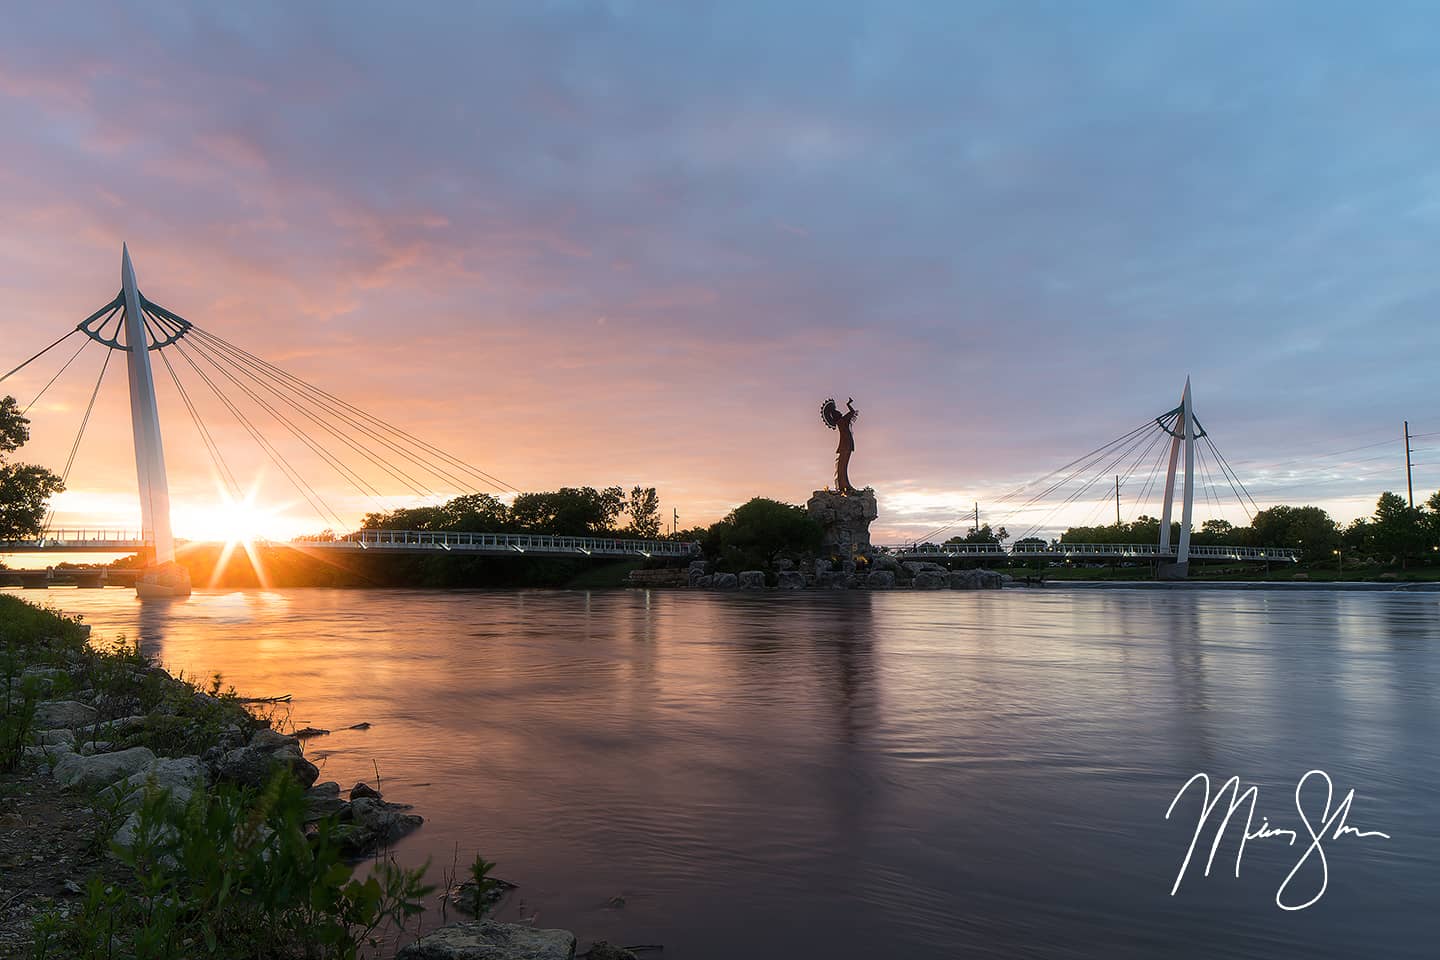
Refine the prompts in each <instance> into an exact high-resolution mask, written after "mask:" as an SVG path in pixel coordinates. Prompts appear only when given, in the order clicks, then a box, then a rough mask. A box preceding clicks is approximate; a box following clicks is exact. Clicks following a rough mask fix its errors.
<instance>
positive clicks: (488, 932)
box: [395, 920, 575, 960]
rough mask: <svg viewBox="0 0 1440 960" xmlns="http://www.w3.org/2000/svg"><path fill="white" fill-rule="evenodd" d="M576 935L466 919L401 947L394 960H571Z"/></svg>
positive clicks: (515, 924)
mask: <svg viewBox="0 0 1440 960" xmlns="http://www.w3.org/2000/svg"><path fill="white" fill-rule="evenodd" d="M574 956H575V934H573V933H571V932H570V931H569V930H536V929H535V928H534V927H530V926H527V925H525V924H522V923H496V922H495V921H493V920H465V921H462V922H460V923H452V924H450V925H449V926H448V927H441V928H440V929H438V930H434V931H431V932H430V933H428V934H426V935H425V936H423V937H421V938H420V939H419V940H416V941H415V942H414V943H411V944H408V945H406V946H405V947H402V948H401V950H400V952H399V953H398V954H396V955H395V960H573V958H574Z"/></svg>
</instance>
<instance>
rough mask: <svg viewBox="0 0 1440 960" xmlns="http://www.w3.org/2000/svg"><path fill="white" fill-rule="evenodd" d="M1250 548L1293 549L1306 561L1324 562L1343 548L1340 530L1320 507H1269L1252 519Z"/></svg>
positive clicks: (1249, 536)
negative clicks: (1336, 550) (1338, 549)
mask: <svg viewBox="0 0 1440 960" xmlns="http://www.w3.org/2000/svg"><path fill="white" fill-rule="evenodd" d="M1245 539H1247V540H1249V541H1250V542H1249V544H1248V545H1249V546H1256V547H1290V548H1291V549H1294V550H1299V551H1301V553H1302V555H1303V556H1304V557H1305V558H1306V559H1311V560H1314V559H1323V558H1325V557H1328V556H1330V551H1332V550H1334V549H1335V548H1336V547H1337V546H1339V545H1340V528H1339V527H1338V526H1336V524H1335V521H1334V520H1332V519H1330V514H1328V513H1326V512H1325V511H1324V510H1322V509H1320V508H1319V507H1308V506H1307V507H1290V506H1285V505H1284V504H1281V505H1280V506H1275V507H1269V508H1267V509H1265V510H1261V511H1259V512H1258V513H1256V514H1255V516H1254V517H1252V518H1251V519H1250V533H1249V535H1248V536H1247V537H1246V538H1245Z"/></svg>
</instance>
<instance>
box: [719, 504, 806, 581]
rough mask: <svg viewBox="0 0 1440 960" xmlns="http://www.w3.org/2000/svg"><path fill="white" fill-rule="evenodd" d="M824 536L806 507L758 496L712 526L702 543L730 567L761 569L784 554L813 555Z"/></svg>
mask: <svg viewBox="0 0 1440 960" xmlns="http://www.w3.org/2000/svg"><path fill="white" fill-rule="evenodd" d="M822 536H824V531H823V529H822V528H821V526H820V524H819V523H818V522H816V521H815V519H814V518H812V517H811V516H810V515H809V514H808V513H806V512H805V509H804V508H803V507H797V506H792V505H791V504H788V503H781V502H780V501H778V500H768V499H766V498H765V497H755V498H754V499H753V500H750V501H749V502H748V503H745V504H742V505H741V506H738V507H736V508H735V509H734V510H733V511H731V512H730V514H729V516H727V517H726V518H725V519H724V520H721V521H720V522H718V523H716V524H715V525H714V526H712V527H711V528H710V532H709V533H708V534H707V535H706V537H705V540H704V541H703V542H704V544H705V549H706V552H707V553H711V554H712V555H713V554H716V553H718V554H719V555H720V557H721V558H722V559H723V560H725V561H726V563H727V565H729V566H745V565H751V564H753V565H756V566H760V565H763V564H773V563H774V562H775V561H776V560H778V559H780V557H781V556H783V555H785V554H791V555H794V556H802V555H805V554H809V553H813V552H814V551H815V550H816V549H817V548H819V546H820V539H821V537H822Z"/></svg>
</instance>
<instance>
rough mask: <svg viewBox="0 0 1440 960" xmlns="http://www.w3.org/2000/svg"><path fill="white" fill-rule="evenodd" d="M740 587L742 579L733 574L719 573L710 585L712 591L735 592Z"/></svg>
mask: <svg viewBox="0 0 1440 960" xmlns="http://www.w3.org/2000/svg"><path fill="white" fill-rule="evenodd" d="M739 586H740V578H739V577H737V576H735V574H733V573H717V574H715V577H714V579H713V580H712V581H711V583H710V588H711V589H712V590H735V589H738V588H739Z"/></svg>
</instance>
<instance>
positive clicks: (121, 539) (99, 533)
mask: <svg viewBox="0 0 1440 960" xmlns="http://www.w3.org/2000/svg"><path fill="white" fill-rule="evenodd" d="M152 541H153V537H147V536H145V534H144V533H143V532H141V531H139V530H104V529H100V528H93V529H91V528H80V529H70V528H64V529H54V530H46V531H45V532H44V533H43V534H41V535H40V536H38V537H26V538H24V539H22V540H4V541H0V543H6V544H26V545H29V546H40V545H44V544H51V543H53V544H62V543H117V544H136V543H151V542H152Z"/></svg>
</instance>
